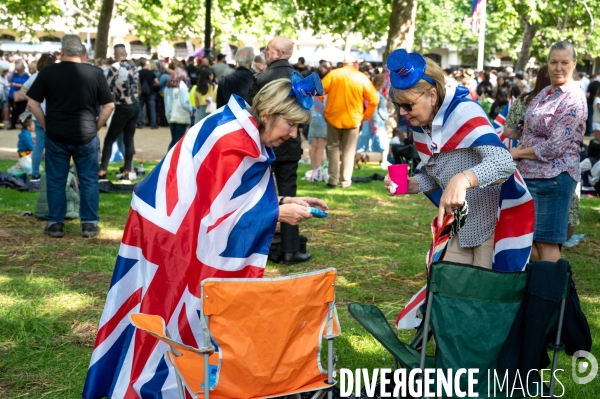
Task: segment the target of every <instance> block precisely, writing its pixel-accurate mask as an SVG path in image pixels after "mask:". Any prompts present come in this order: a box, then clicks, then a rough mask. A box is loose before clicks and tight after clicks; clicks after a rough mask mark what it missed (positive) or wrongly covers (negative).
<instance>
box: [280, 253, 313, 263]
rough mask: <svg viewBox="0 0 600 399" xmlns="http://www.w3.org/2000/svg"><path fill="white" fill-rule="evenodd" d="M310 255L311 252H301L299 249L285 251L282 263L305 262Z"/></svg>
mask: <svg viewBox="0 0 600 399" xmlns="http://www.w3.org/2000/svg"><path fill="white" fill-rule="evenodd" d="M311 257H312V256H311V254H303V253H302V252H300V251H296V252H286V253H284V254H283V264H284V265H295V264H296V263H302V262H307V261H309V260H310V258H311Z"/></svg>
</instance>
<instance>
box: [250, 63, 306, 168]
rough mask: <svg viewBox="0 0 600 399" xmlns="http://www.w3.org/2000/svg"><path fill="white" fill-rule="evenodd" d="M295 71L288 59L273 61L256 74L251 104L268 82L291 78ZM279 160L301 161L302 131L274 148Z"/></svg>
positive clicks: (251, 91)
mask: <svg viewBox="0 0 600 399" xmlns="http://www.w3.org/2000/svg"><path fill="white" fill-rule="evenodd" d="M292 72H294V67H293V65H292V64H290V63H289V62H288V60H277V61H273V62H272V63H271V65H269V67H268V68H267V69H266V70H265V71H264V72H262V73H259V74H256V75H255V76H254V84H253V85H252V87H251V88H250V94H249V97H250V104H252V100H254V96H256V94H257V93H258V92H259V91H260V89H262V88H263V87H264V86H265V85H266V84H267V83H270V82H272V81H274V80H277V79H283V78H285V79H289V78H290V75H291V74H292ZM273 152H274V153H275V157H276V158H277V161H299V160H300V158H302V147H301V145H300V133H298V137H296V139H295V140H286V141H285V142H284V143H282V144H281V145H280V146H279V147H275V148H273Z"/></svg>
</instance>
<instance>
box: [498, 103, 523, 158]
mask: <svg viewBox="0 0 600 399" xmlns="http://www.w3.org/2000/svg"><path fill="white" fill-rule="evenodd" d="M514 103H515V98H514V97H511V98H510V100H509V101H508V103H507V104H506V105H505V106H504V108H502V111H500V113H499V114H498V115H497V116H496V118H494V120H493V121H492V125H493V126H494V129H496V133H498V136H499V137H500V141H502V142H503V143H504V145H505V146H506V148H508V149H509V150H510V149H511V148H513V147H516V146H517V144H518V143H519V142H518V141H517V140H511V139H507V138H506V137H505V136H504V125H505V124H506V117H507V116H508V112H509V111H510V108H511V107H512V106H513V104H514Z"/></svg>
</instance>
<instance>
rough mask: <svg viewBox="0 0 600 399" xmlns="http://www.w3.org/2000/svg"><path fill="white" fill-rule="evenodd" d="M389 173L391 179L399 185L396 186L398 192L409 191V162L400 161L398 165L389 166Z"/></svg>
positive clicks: (404, 192) (405, 192)
mask: <svg viewBox="0 0 600 399" xmlns="http://www.w3.org/2000/svg"><path fill="white" fill-rule="evenodd" d="M388 173H389V174H390V179H391V180H392V181H393V182H394V183H395V184H396V185H398V187H397V188H396V192H395V193H394V195H397V194H407V193H408V164H405V163H400V164H396V165H390V166H388Z"/></svg>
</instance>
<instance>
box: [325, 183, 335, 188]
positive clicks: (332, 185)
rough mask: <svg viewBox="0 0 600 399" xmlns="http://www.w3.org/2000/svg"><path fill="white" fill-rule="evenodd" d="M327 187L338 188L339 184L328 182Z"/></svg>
mask: <svg viewBox="0 0 600 399" xmlns="http://www.w3.org/2000/svg"><path fill="white" fill-rule="evenodd" d="M327 187H329V188H336V187H337V185H336V184H331V183H327Z"/></svg>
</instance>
